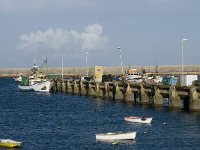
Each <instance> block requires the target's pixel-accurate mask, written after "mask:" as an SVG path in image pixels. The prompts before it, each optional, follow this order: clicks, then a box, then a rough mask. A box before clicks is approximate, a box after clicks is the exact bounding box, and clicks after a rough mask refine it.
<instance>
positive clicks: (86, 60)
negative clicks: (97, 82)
mask: <svg viewBox="0 0 200 150" xmlns="http://www.w3.org/2000/svg"><path fill="white" fill-rule="evenodd" d="M88 55H89V51H86V52H85V65H86V69H87V73H86V75H87V77H88Z"/></svg>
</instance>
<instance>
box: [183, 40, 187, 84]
mask: <svg viewBox="0 0 200 150" xmlns="http://www.w3.org/2000/svg"><path fill="white" fill-rule="evenodd" d="M185 41H188V39H182V49H181V58H182V59H181V63H182V64H181V75H182V76H181V85H183V72H184V54H183V52H184V51H183V47H184V42H185Z"/></svg>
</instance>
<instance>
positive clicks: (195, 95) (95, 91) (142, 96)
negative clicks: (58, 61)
mask: <svg viewBox="0 0 200 150" xmlns="http://www.w3.org/2000/svg"><path fill="white" fill-rule="evenodd" d="M53 90H54V92H63V93H67V94H75V95H84V96H92V97H99V98H103V99H112V100H121V101H126V102H132V103H134V104H139V105H151V106H166V107H169V108H180V109H185V110H190V111H200V87H196V86H190V87H180V86H170V85H152V84H147V83H121V82H104V83H99V82H94V81H90V82H87V81H81V80H60V81H56V83H55V86H54V88H53Z"/></svg>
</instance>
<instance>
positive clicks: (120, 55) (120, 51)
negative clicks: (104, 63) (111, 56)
mask: <svg viewBox="0 0 200 150" xmlns="http://www.w3.org/2000/svg"><path fill="white" fill-rule="evenodd" d="M117 49H118V50H119V58H120V64H121V68H122V75H123V74H124V68H123V64H122V49H121V47H117Z"/></svg>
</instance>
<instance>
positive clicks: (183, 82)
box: [180, 75, 198, 86]
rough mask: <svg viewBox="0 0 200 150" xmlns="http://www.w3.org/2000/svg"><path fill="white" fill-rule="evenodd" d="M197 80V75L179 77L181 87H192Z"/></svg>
mask: <svg viewBox="0 0 200 150" xmlns="http://www.w3.org/2000/svg"><path fill="white" fill-rule="evenodd" d="M197 79H198V76H197V75H181V76H180V81H181V85H182V86H190V85H192V82H193V81H195V80H197Z"/></svg>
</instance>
